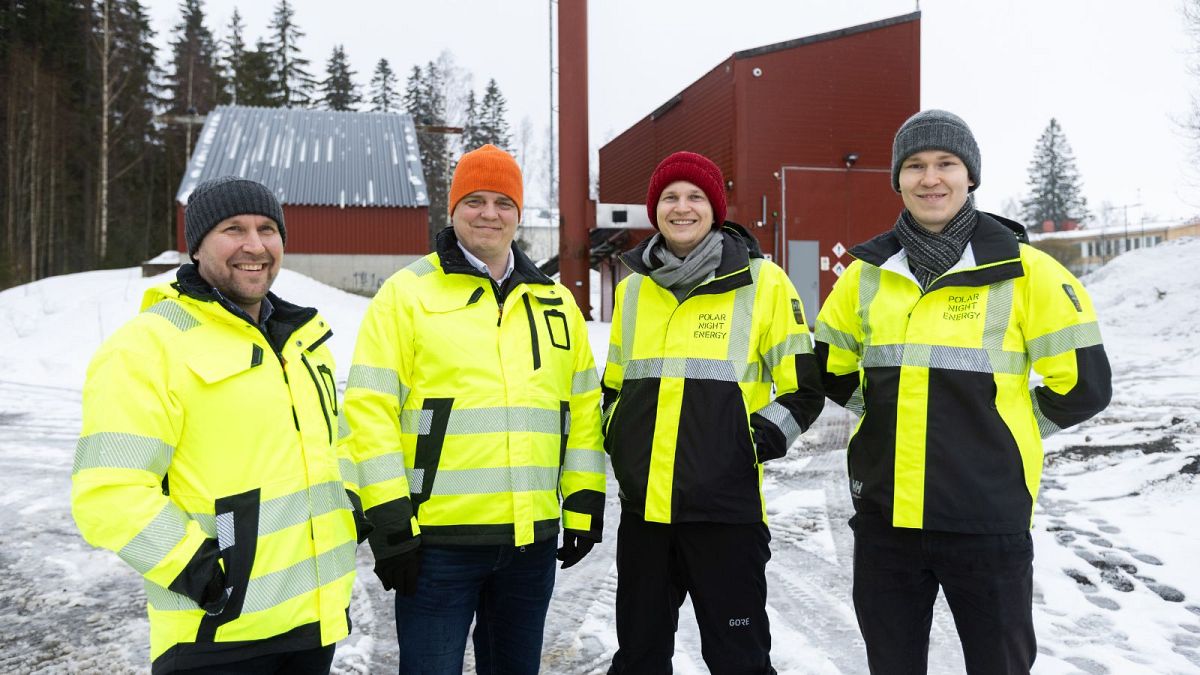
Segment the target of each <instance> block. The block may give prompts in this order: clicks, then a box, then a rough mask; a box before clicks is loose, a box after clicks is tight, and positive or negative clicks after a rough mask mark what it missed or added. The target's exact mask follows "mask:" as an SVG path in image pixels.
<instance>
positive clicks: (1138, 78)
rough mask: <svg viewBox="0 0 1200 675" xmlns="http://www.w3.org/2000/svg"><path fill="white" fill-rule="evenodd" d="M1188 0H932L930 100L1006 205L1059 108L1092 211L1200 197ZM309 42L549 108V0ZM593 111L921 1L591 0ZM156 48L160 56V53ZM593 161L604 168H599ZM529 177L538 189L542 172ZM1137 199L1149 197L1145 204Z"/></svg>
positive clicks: (365, 66) (251, 9)
mask: <svg viewBox="0 0 1200 675" xmlns="http://www.w3.org/2000/svg"><path fill="white" fill-rule="evenodd" d="M145 2H146V4H147V6H148V8H149V12H150V15H151V21H152V26H153V28H154V29H155V30H156V31H157V32H158V39H159V42H160V44H164V45H165V42H166V40H167V39H168V36H169V33H170V31H171V27H172V26H173V25H174V24H175V23H176V22H177V21H178V20H179V9H178V1H177V0H145ZM1181 2H1182V0H1142V1H1140V2H1128V1H1117V0H1093V1H1090V2H1088V1H1085V0H987V1H986V2H984V1H972V2H964V1H963V0H924V2H921V3H920V5H921V6H920V9H921V11H922V18H921V106H922V107H923V108H929V107H938V108H946V109H948V110H951V111H953V112H956V113H957V114H959V115H960V116H962V117H963V118H964V119H965V120H966V121H967V123H968V124H970V125H971V127H972V129H973V130H974V132H975V135H976V137H977V139H978V141H979V145H980V148H981V152H982V156H983V167H982V173H983V181H982V185H981V187H980V189H979V191H978V192H977V193H976V194H977V198H978V201H979V205H980V206H981V207H982V208H984V209H989V210H1001V209H1002V208H1003V204H1004V203H1005V201H1006V200H1009V199H1013V200H1019V199H1021V198H1022V197H1023V196H1024V195H1025V194H1026V185H1025V180H1026V176H1027V171H1028V165H1029V161H1030V158H1031V157H1032V155H1033V149H1034V144H1035V143H1036V141H1037V139H1038V137H1039V136H1040V135H1041V133H1042V131H1043V130H1044V129H1045V127H1046V125H1047V123H1048V122H1049V120H1050V118H1051V117H1056V118H1058V121H1059V123H1060V124H1061V125H1062V127H1063V130H1064V132H1065V133H1066V136H1067V139H1068V140H1069V141H1070V143H1071V146H1072V147H1073V149H1074V151H1075V156H1076V159H1077V163H1078V166H1079V169H1080V173H1081V174H1082V177H1083V185H1084V192H1085V194H1086V196H1087V198H1088V205H1089V207H1090V208H1091V210H1092V212H1093V215H1095V216H1099V215H1100V210H1101V205H1102V203H1104V202H1108V203H1110V204H1112V205H1113V206H1115V207H1116V211H1115V212H1114V215H1113V216H1112V218H1113V219H1114V220H1115V222H1120V221H1121V219H1122V218H1123V217H1124V214H1125V213H1126V210H1125V209H1124V208H1122V207H1124V206H1125V205H1128V210H1127V213H1128V218H1129V221H1130V222H1131V223H1136V222H1138V221H1139V219H1140V218H1142V217H1143V216H1144V217H1145V218H1146V219H1147V220H1149V219H1164V218H1165V219H1181V218H1184V217H1188V216H1192V215H1195V214H1197V213H1200V174H1198V173H1197V172H1196V171H1195V170H1193V169H1192V168H1191V166H1190V165H1189V158H1190V148H1191V147H1192V146H1191V145H1190V144H1189V141H1188V139H1187V138H1186V137H1185V136H1184V135H1183V134H1182V133H1181V131H1180V130H1179V126H1178V123H1177V122H1178V121H1181V120H1183V119H1185V118H1186V116H1187V114H1188V105H1189V100H1190V99H1189V97H1190V93H1191V92H1192V91H1200V76H1196V77H1192V76H1190V75H1189V73H1188V70H1187V64H1188V59H1189V51H1188V50H1189V46H1188V42H1187V35H1186V33H1185V31H1184V28H1183V24H1182V20H1181V16H1180V4H1181ZM274 4H275V1H274V0H262V1H260V2H255V3H238V2H236V0H206V2H205V7H206V11H207V16H208V18H209V21H208V25H209V28H210V29H211V30H213V32H214V33H215V34H216V35H217V37H218V38H221V37H223V36H224V35H225V33H226V30H225V27H226V25H227V24H228V21H229V16H230V14H231V13H232V11H233V8H234V7H235V6H237V7H238V9H239V11H240V12H241V14H242V17H243V20H244V22H245V25H246V32H245V37H246V41H247V42H248V43H251V44H253V42H254V40H255V39H256V38H257V37H259V36H261V35H264V34H265V32H266V27H267V24H268V22H269V20H270V14H271V9H272V7H273V6H274ZM293 4H294V6H295V9H296V21H297V23H298V25H299V26H300V28H301V29H302V30H303V31H304V32H305V33H306V36H305V37H304V39H303V40H302V41H301V47H302V48H303V50H304V52H305V56H306V57H307V58H309V59H310V60H311V61H312V62H313V64H312V72H313V74H314V75H315V76H320V77H324V68H325V62H326V60H327V59H328V57H329V53H330V51H331V50H332V48H333V45H335V44H344V45H345V48H346V53H347V56H348V57H349V58H350V60H351V63H352V65H353V67H354V69H355V70H356V71H357V73H358V81H359V82H360V83H361V84H362V85H364V90H365V85H366V83H367V81H368V80H369V79H370V74H371V71H372V70H373V69H374V65H375V63H376V61H378V59H380V58H386V59H388V61H389V62H390V63H391V64H392V68H393V69H394V70H395V71H396V72H397V74H398V76H399V78H400V81H401V84H403V81H404V79H405V78H406V77H407V75H408V72H409V71H410V70H411V69H412V66H413V65H415V64H419V63H425V62H426V61H429V60H432V59H436V58H437V56H438V55H439V54H440V53H441V52H442V51H443V50H449V51H450V52H451V53H452V54H453V55H454V58H455V61H456V62H457V63H458V65H459V66H461V67H462V68H464V69H465V70H467V71H468V72H470V73H471V74H472V75H473V76H474V84H475V88H476V90H477V91H478V90H481V89H482V87H483V84H484V83H486V81H487V79H488V78H489V77H494V78H496V80H497V82H498V83H499V85H500V88H501V90H502V91H503V92H504V94H505V96H506V97H507V99H508V102H509V107H510V112H511V116H510V120H511V122H512V125H513V128H514V130H516V129H517V128H518V127H519V126H520V123H521V120H522V118H524V117H528V118H529V119H530V122H531V123H532V125H533V128H534V129H535V130H537V132H538V133H537V135H538V136H539V139H538V140H539V142H541V141H542V139H541V138H540V137H541V136H543V135H544V130H545V128H546V123H547V120H548V119H549V103H548V86H549V74H548V67H549V45H548V37H547V30H548V24H549V9H548V3H547V2H546V1H545V0H510V1H508V2H499V1H494V2H487V1H485V0H442V1H440V2H428V3H416V2H405V1H399V2H397V1H395V0H393V1H391V2H384V1H379V0H342V1H341V2H329V1H328V0H294V3H293ZM589 5H590V6H589V37H588V47H589V78H590V85H589V108H590V111H591V119H590V121H589V125H590V126H589V128H590V134H591V139H592V144H593V146H595V147H598V146H599V145H602V144H603V143H604V142H605V141H607V140H608V139H610V138H612V137H613V136H615V135H617V134H619V133H621V132H622V131H623V130H625V129H626V128H628V127H629V126H631V125H632V124H633V123H635V122H636V121H637V120H639V119H641V118H642V117H643V116H645V115H647V114H648V113H649V112H650V111H651V110H653V109H654V108H656V107H658V106H659V105H660V104H661V103H663V102H665V101H666V100H667V99H669V98H670V97H671V96H673V95H674V94H675V93H677V92H678V91H680V90H681V89H683V88H684V87H686V86H687V85H688V84H690V83H691V82H693V81H694V80H696V79H697V78H698V77H700V76H701V75H703V74H704V73H705V72H707V71H708V70H709V69H711V68H712V67H713V66H715V65H716V64H717V63H719V62H720V61H722V60H723V59H724V58H726V57H727V56H729V55H730V54H731V53H733V52H735V51H738V50H741V49H747V48H751V47H757V46H761V45H766V44H771V43H773V42H780V41H783V40H790V39H793V38H798V37H803V36H807V35H813V34H815V33H821V32H825V31H828V30H835V29H838V28H845V27H848V26H854V25H858V24H861V23H867V22H870V21H876V20H879V19H884V18H888V17H892V16H898V15H902V14H907V13H909V12H911V11H913V10H914V9H915V8H916V3H915V2H914V0H855V1H853V2H829V0H787V1H784V0H735V1H734V2H730V1H729V0H592V1H591V2H590V3H589ZM162 56H163V55H160V62H161V58H162ZM592 169H593V171H595V170H596V167H595V166H593V167H592ZM531 187H533V189H534V190H537V188H536V187H535V186H531ZM1138 203H1141V204H1144V205H1145V206H1144V207H1143V208H1138V207H1136V206H1134V205H1135V204H1138Z"/></svg>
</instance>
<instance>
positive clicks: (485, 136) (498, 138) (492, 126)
mask: <svg viewBox="0 0 1200 675" xmlns="http://www.w3.org/2000/svg"><path fill="white" fill-rule="evenodd" d="M478 117H479V127H480V134H481V137H482V140H483V142H484V143H491V144H492V145H494V146H496V147H498V148H504V149H505V150H508V149H509V148H510V147H511V146H512V130H511V129H510V127H509V125H508V102H507V101H506V100H505V99H504V94H502V93H500V87H499V86H498V85H497V84H496V80H495V79H490V80H488V83H487V88H486V89H484V92H483V101H481V102H480V104H479V113H478Z"/></svg>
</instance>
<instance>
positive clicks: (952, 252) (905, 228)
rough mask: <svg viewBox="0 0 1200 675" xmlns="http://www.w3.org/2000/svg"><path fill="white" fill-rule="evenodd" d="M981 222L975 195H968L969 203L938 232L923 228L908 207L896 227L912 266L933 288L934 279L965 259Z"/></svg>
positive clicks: (911, 268)
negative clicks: (968, 243) (961, 259)
mask: <svg viewBox="0 0 1200 675" xmlns="http://www.w3.org/2000/svg"><path fill="white" fill-rule="evenodd" d="M978 222H979V213H978V212H977V211H975V196H974V195H969V196H968V197H967V201H966V203H964V204H963V206H962V208H961V209H959V210H958V213H956V214H955V215H954V217H953V218H951V219H950V222H949V223H947V224H946V227H944V228H942V231H941V232H939V233H938V234H934V233H932V232H930V231H929V230H927V229H925V228H923V227H921V226H920V225H919V224H918V223H917V221H916V220H914V219H913V217H912V214H910V213H909V212H908V209H904V211H902V212H901V213H900V217H899V218H897V219H896V226H895V227H894V228H893V229H894V231H895V232H896V237H897V238H898V239H900V245H901V246H903V247H904V250H905V251H906V252H907V253H908V268H909V269H910V270H912V273H913V276H915V277H916V278H917V281H918V282H919V283H920V284H921V288H929V284H931V283H933V280H934V279H937V278H938V277H940V276H942V275H943V274H945V273H946V270H948V269H950V268H951V267H954V264H955V263H957V262H958V260H959V258H962V254H963V251H964V250H966V248H967V242H969V241H971V235H973V234H975V224H976V223H978Z"/></svg>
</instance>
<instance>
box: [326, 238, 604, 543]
mask: <svg viewBox="0 0 1200 675" xmlns="http://www.w3.org/2000/svg"><path fill="white" fill-rule="evenodd" d="M512 250H513V255H514V256H515V263H514V264H515V267H514V269H513V272H512V274H511V276H510V277H509V278H508V279H507V280H506V282H505V284H504V286H503V288H501V287H498V286H497V285H496V283H495V282H494V281H493V280H492V279H491V278H489V277H488V276H487V275H485V274H483V273H482V272H480V271H478V270H477V269H475V268H474V267H472V266H471V264H470V263H469V262H468V261H467V260H466V258H465V256H464V255H463V252H462V250H461V249H460V248H459V246H458V240H457V238H456V237H455V235H454V230H453V229H452V228H446V229H444V230H442V231H441V232H439V233H438V237H437V245H436V251H435V252H434V253H431V254H429V255H427V256H425V257H424V258H421V259H420V260H418V261H416V262H414V263H412V264H411V265H409V266H408V267H406V268H404V269H403V270H400V271H399V272H397V273H396V274H394V275H393V276H392V277H391V278H390V279H388V280H387V282H385V283H384V285H383V287H382V288H380V290H379V293H378V294H376V296H375V298H374V300H372V301H371V305H370V307H369V308H368V309H367V313H366V316H365V317H364V318H363V323H362V327H361V328H360V329H359V333H358V344H357V345H356V348H355V353H354V363H353V365H352V366H351V368H350V379H349V382H348V384H347V388H346V416H347V419H348V421H349V423H350V429H351V436H350V439H349V441H348V442H349V445H350V446H351V449H352V453H353V455H354V457H355V460H356V461H357V463H358V471H359V480H360V483H361V492H360V494H361V495H362V502H363V507H364V508H365V509H366V514H367V517H368V518H369V519H370V521H371V523H372V524H373V525H374V526H375V530H374V532H373V533H372V535H371V537H370V543H371V548H372V551H373V552H374V554H375V557H376V559H377V560H378V559H382V558H387V557H391V556H393V555H396V554H399V553H403V552H405V551H408V550H411V549H412V548H414V547H416V546H419V545H430V544H433V545H450V546H456V545H477V544H487V545H505V544H507V545H510V546H524V545H526V544H530V543H533V542H540V541H545V540H548V539H553V538H555V537H556V536H557V534H558V531H559V519H560V517H561V520H562V526H563V527H564V528H567V529H569V530H571V531H573V532H575V533H576V534H579V535H581V536H583V537H586V538H589V539H592V540H594V541H600V539H601V533H602V530H603V525H604V480H605V465H604V451H603V449H602V441H601V437H600V382H599V378H598V377H597V375H596V369H595V364H594V362H593V359H592V352H591V348H590V347H589V346H588V338H587V325H586V323H585V322H584V318H583V314H582V313H581V312H580V311H579V308H578V307H577V306H576V305H575V301H574V298H572V296H571V294H570V292H569V291H568V290H567V289H566V288H564V287H563V286H562V285H560V284H557V283H555V282H554V281H552V280H551V279H550V278H549V277H547V276H546V275H545V274H543V273H542V272H541V271H540V270H538V269H537V267H536V266H535V265H534V264H533V262H531V261H530V260H529V258H528V257H526V256H525V254H523V253H521V251H520V250H519V249H517V248H516V247H515V246H514V247H513V249H512ZM560 498H561V507H560Z"/></svg>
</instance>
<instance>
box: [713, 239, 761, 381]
mask: <svg viewBox="0 0 1200 675" xmlns="http://www.w3.org/2000/svg"><path fill="white" fill-rule="evenodd" d="M762 262H763V261H762V258H754V259H752V260H751V261H750V284H749V285H746V286H742V287H740V288H738V289H737V290H736V291H734V292H733V312H732V316H731V317H730V321H729V345H728V350H727V351H726V352H725V356H726V358H727V359H728V360H729V361H732V362H734V363H743V362H745V361H746V360H748V359H749V358H750V330H751V328H753V327H754V294H755V293H756V292H757V291H758V285H757V284H756V283H755V282H757V281H758V270H759V268H761V267H762ZM706 379H715V378H706ZM754 379H755V380H758V377H757V375H756V376H755V378H754Z"/></svg>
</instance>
